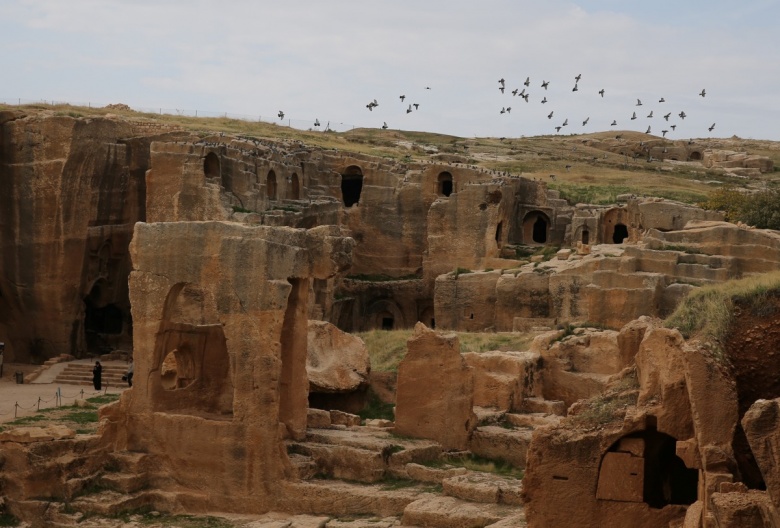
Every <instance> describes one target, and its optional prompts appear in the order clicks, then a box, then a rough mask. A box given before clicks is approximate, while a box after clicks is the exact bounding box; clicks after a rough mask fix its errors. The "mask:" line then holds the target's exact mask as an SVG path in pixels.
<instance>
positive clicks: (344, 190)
mask: <svg viewBox="0 0 780 528" xmlns="http://www.w3.org/2000/svg"><path fill="white" fill-rule="evenodd" d="M362 191H363V171H362V169H361V168H360V167H358V166H357V165H350V166H349V167H347V168H346V169H345V170H344V172H343V174H342V175H341V197H342V199H343V200H344V207H352V206H353V205H355V204H356V203H358V202H359V201H360V194H361V192H362Z"/></svg>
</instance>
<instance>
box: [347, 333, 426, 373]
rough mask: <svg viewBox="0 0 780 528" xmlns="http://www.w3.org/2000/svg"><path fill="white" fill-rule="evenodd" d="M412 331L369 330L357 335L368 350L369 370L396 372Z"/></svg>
mask: <svg viewBox="0 0 780 528" xmlns="http://www.w3.org/2000/svg"><path fill="white" fill-rule="evenodd" d="M412 333H413V331H412V330H370V331H368V332H360V333H358V334H357V336H358V337H359V338H361V339H362V340H363V341H364V342H365V343H366V347H367V348H368V356H369V358H370V359H371V370H373V371H375V372H397V371H398V364H399V363H400V362H401V360H402V359H403V357H404V356H405V355H406V341H407V340H408V339H409V338H410V337H412Z"/></svg>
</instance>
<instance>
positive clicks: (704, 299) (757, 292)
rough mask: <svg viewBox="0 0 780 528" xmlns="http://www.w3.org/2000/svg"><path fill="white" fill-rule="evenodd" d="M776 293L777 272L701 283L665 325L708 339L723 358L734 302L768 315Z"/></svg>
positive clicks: (779, 280) (779, 285)
mask: <svg viewBox="0 0 780 528" xmlns="http://www.w3.org/2000/svg"><path fill="white" fill-rule="evenodd" d="M779 295H780V272H778V271H774V272H771V273H766V274H763V275H757V276H753V277H747V278H745V279H740V280H732V281H727V282H724V283H721V284H718V285H713V286H704V287H701V288H699V289H697V290H695V291H693V292H691V293H690V294H689V295H688V296H687V297H686V298H685V299H684V300H683V301H682V302H681V303H680V304H679V305H678V306H677V309H676V310H675V311H674V312H673V313H672V315H670V316H669V317H668V318H667V319H666V321H665V323H664V325H665V326H666V327H667V328H677V329H678V330H679V331H680V333H682V335H683V336H685V337H686V338H689V337H698V338H700V339H702V340H704V341H707V342H709V343H710V344H711V345H712V346H713V348H714V350H713V351H714V352H715V357H716V359H720V360H724V359H725V356H724V351H723V344H724V342H725V339H726V337H727V335H728V332H729V330H730V328H731V325H732V322H733V318H734V308H735V305H736V304H737V303H738V304H739V305H740V306H744V307H746V308H747V309H749V310H750V311H751V313H752V314H753V315H755V316H759V317H761V316H768V315H771V314H772V312H773V311H774V304H773V303H771V302H769V298H770V297H777V296H779Z"/></svg>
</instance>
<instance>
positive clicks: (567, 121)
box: [561, 118, 569, 126]
mask: <svg viewBox="0 0 780 528" xmlns="http://www.w3.org/2000/svg"><path fill="white" fill-rule="evenodd" d="M568 124H569V120H568V118H567V119H564V120H563V124H562V125H561V126H566V125H568Z"/></svg>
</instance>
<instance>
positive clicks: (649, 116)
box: [647, 110, 653, 119]
mask: <svg viewBox="0 0 780 528" xmlns="http://www.w3.org/2000/svg"><path fill="white" fill-rule="evenodd" d="M647 117H648V118H649V119H652V117H653V111H652V110H650V113H649V114H647Z"/></svg>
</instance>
